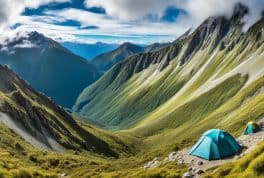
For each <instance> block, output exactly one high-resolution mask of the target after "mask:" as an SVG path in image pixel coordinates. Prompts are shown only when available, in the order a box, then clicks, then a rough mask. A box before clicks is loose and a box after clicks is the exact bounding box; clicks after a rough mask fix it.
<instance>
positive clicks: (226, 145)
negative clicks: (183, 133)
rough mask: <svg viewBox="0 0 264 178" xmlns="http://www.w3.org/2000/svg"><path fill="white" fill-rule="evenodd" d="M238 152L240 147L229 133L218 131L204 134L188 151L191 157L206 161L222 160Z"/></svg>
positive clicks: (209, 131)
mask: <svg viewBox="0 0 264 178" xmlns="http://www.w3.org/2000/svg"><path fill="white" fill-rule="evenodd" d="M239 152H240V145H239V144H238V143H237V141H236V140H235V139H234V137H233V136H231V135H230V134H229V133H227V132H225V131H224V130H220V129H212V130H208V131H207V132H205V133H204V134H203V135H202V137H201V138H200V140H199V141H198V142H197V143H196V144H195V145H194V146H193V148H192V149H191V151H190V154H191V155H194V156H198V157H201V158H204V159H207V160H215V159H222V158H224V157H227V156H232V155H235V154H237V153H239Z"/></svg>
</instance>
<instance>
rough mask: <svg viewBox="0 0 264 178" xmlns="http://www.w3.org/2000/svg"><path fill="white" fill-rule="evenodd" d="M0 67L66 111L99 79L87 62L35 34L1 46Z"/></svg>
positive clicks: (55, 43)
mask: <svg viewBox="0 0 264 178" xmlns="http://www.w3.org/2000/svg"><path fill="white" fill-rule="evenodd" d="M25 45H26V46H25ZM3 49H4V50H3ZM0 63H1V64H4V65H8V66H10V67H11V68H12V69H13V70H14V71H15V72H16V73H18V74H19V75H20V76H22V77H23V78H24V79H25V80H27V81H28V82H29V83H30V84H31V85H32V86H33V87H34V88H35V89H37V90H39V91H41V92H43V93H45V94H46V95H47V96H49V97H51V98H52V99H54V100H55V101H56V102H57V103H59V104H60V105H63V106H64V107H67V108H70V107H71V106H72V105H73V103H74V101H75V100H76V98H77V96H78V94H79V93H80V92H81V91H82V90H83V88H84V87H86V86H87V85H89V84H91V83H92V82H94V81H95V80H97V79H98V78H99V73H98V71H97V70H96V68H95V67H94V66H93V65H92V64H90V63H89V62H88V61H86V60H85V59H83V58H81V57H79V56H76V55H74V54H72V53H71V52H70V51H69V50H67V49H66V48H64V47H62V46H61V45H60V44H59V43H57V42H55V41H53V40H52V39H49V38H46V37H45V36H44V35H42V34H39V33H37V32H32V33H29V34H28V36H26V37H20V38H19V39H15V40H14V41H8V42H7V44H5V46H4V47H3V46H2V50H1V52H0ZM61 91H63V92H61Z"/></svg>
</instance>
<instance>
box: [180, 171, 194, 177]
mask: <svg viewBox="0 0 264 178" xmlns="http://www.w3.org/2000/svg"><path fill="white" fill-rule="evenodd" d="M193 177H194V175H193V174H192V173H191V172H185V173H184V174H183V175H182V178H193Z"/></svg>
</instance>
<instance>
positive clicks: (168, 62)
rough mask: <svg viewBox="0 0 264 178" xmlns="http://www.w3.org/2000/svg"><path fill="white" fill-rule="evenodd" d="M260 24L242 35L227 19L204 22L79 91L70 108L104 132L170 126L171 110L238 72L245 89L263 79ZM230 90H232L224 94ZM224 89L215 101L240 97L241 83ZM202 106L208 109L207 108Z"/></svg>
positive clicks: (232, 20)
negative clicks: (104, 129)
mask: <svg viewBox="0 0 264 178" xmlns="http://www.w3.org/2000/svg"><path fill="white" fill-rule="evenodd" d="M211 21H212V22H211ZM235 22H236V24H235V25H234V23H235ZM208 24H211V26H208ZM212 24H213V25H212ZM263 24H264V23H263V19H262V20H261V21H259V22H258V23H257V24H256V25H255V26H253V27H252V28H251V29H250V30H249V31H248V32H247V33H246V34H244V33H242V32H241V25H239V24H237V21H236V20H234V19H232V18H231V19H230V20H229V21H228V20H226V19H225V18H215V19H208V20H207V21H205V22H204V23H203V24H202V25H201V26H200V27H198V29H197V30H195V31H194V32H193V33H192V34H190V35H189V36H187V37H185V38H180V39H179V40H177V41H176V42H174V44H172V45H171V46H169V47H166V48H163V49H161V50H159V51H156V52H152V53H144V54H138V55H135V56H132V57H129V58H127V59H126V60H125V61H122V62H120V63H118V64H117V65H116V66H114V67H113V68H112V69H111V70H110V71H108V72H107V73H106V74H105V75H104V76H103V77H102V78H101V79H100V80H98V81H97V82H96V83H95V84H93V85H92V86H90V87H88V88H86V89H85V90H84V91H83V92H82V94H81V95H80V96H79V98H78V100H77V102H76V104H75V106H74V107H73V110H74V111H75V112H77V113H79V114H81V115H82V116H84V117H87V118H90V119H92V120H95V121H96V122H98V123H99V124H100V125H106V126H105V127H107V128H108V129H127V128H132V127H135V126H136V127H138V126H141V125H146V127H148V126H147V125H148V124H153V122H154V123H155V122H157V120H163V121H162V122H167V123H168V124H169V123H170V122H169V121H168V119H166V118H168V117H171V116H169V115H172V113H173V112H174V111H175V110H177V109H178V108H180V107H182V106H183V107H184V106H185V104H186V103H188V102H190V101H195V99H196V98H198V97H202V96H203V94H205V93H207V92H208V91H210V90H213V88H215V87H217V86H218V85H221V83H223V82H224V81H226V80H228V79H229V78H231V77H232V76H235V75H236V74H241V77H242V78H247V77H246V76H247V75H248V79H246V80H247V83H246V84H245V85H246V86H248V85H249V84H251V83H252V82H254V81H255V80H257V79H258V78H261V77H262V73H263V68H262V67H261V66H263V33H262V32H261V30H260V29H261V28H260V26H261V27H262V26H263ZM208 34H210V35H208ZM207 35H208V36H207ZM256 35H258V38H257V39H256V38H255V36H256ZM197 43H198V44H197ZM214 46H215V47H214ZM244 82H245V81H244ZM242 83H243V82H242ZM228 87H231V88H234V90H230V91H229V90H227V91H226V90H225V89H227V88H228ZM228 87H227V88H224V89H223V90H222V91H220V92H219V95H218V96H216V97H218V98H219V96H220V95H223V96H225V95H226V94H227V96H226V97H225V98H224V100H228V99H230V98H231V97H232V96H233V95H235V94H238V93H239V92H240V89H241V88H242V87H244V84H239V83H238V84H237V85H236V84H235V83H234V84H232V85H230V86H228ZM231 88H230V89H231ZM235 88H236V89H235ZM229 92H233V93H232V94H230V93H229ZM206 99H208V98H206ZM224 100H221V101H220V102H219V103H217V104H219V105H217V106H216V107H214V108H213V110H214V109H217V107H219V106H220V105H221V104H223V103H224ZM204 101H206V100H205V99H204ZM204 107H205V108H204V109H205V110H206V109H207V105H206V106H204ZM209 110H210V112H212V110H211V109H209ZM209 110H208V111H209ZM186 111H188V108H186Z"/></svg>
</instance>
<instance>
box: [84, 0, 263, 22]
mask: <svg viewBox="0 0 264 178" xmlns="http://www.w3.org/2000/svg"><path fill="white" fill-rule="evenodd" d="M238 2H241V3H243V4H245V5H247V6H248V7H249V8H250V10H251V11H250V14H249V16H248V17H247V18H245V20H246V22H248V24H247V26H250V25H252V23H254V22H256V20H258V19H259V18H260V14H261V11H262V10H263V8H264V1H263V0H107V1H105V0H86V1H85V4H86V6H87V7H102V8H104V9H105V10H106V13H107V15H108V16H109V17H111V18H117V19H120V20H125V21H128V20H142V19H144V18H145V17H146V16H148V15H149V14H151V15H153V16H157V17H162V15H163V13H164V11H165V10H166V9H167V8H168V7H170V6H174V7H178V8H180V9H182V10H184V11H186V12H187V14H188V15H186V16H182V19H180V21H181V23H184V24H188V25H189V26H196V25H198V24H200V23H201V22H202V21H203V20H205V19H206V18H208V17H210V16H218V15H226V16H230V15H231V14H232V11H233V8H234V6H235V4H236V3H238ZM176 25H177V24H176Z"/></svg>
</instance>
